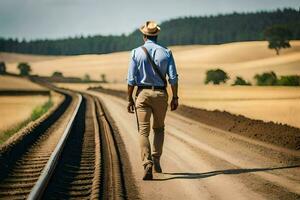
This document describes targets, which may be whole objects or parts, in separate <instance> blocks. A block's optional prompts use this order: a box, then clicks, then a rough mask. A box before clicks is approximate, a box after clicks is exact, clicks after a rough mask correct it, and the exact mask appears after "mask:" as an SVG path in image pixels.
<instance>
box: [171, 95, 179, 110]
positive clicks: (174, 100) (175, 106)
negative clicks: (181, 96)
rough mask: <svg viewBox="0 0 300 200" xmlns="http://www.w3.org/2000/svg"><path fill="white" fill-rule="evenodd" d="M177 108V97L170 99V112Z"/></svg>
mask: <svg viewBox="0 0 300 200" xmlns="http://www.w3.org/2000/svg"><path fill="white" fill-rule="evenodd" d="M177 107H178V97H177V98H172V101H171V111H174V110H176V109H177Z"/></svg>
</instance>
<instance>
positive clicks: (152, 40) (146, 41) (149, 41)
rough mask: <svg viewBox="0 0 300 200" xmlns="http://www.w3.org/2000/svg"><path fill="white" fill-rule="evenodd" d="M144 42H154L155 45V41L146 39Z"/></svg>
mask: <svg viewBox="0 0 300 200" xmlns="http://www.w3.org/2000/svg"><path fill="white" fill-rule="evenodd" d="M146 42H154V43H157V41H156V40H150V39H147V40H146V41H145V43H146Z"/></svg>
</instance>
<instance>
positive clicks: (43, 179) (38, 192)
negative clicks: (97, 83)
mask: <svg viewBox="0 0 300 200" xmlns="http://www.w3.org/2000/svg"><path fill="white" fill-rule="evenodd" d="M77 96H78V103H77V105H76V108H75V110H74V112H73V114H72V117H71V119H70V121H69V123H68V124H67V127H66V129H65V131H64V133H63V135H62V137H61V139H60V140H59V142H58V144H57V145H56V147H55V149H54V151H53V152H52V154H51V156H50V158H49V160H48V162H47V164H46V166H45V167H44V169H43V171H42V173H41V175H40V176H39V179H38V181H37V182H36V183H35V185H34V187H33V188H32V190H31V192H30V194H29V196H28V197H27V199H29V200H36V199H41V198H42V195H43V193H44V190H45V189H46V187H47V184H48V182H49V180H50V179H51V177H52V175H53V172H54V170H55V167H56V165H57V163H58V160H59V158H60V156H61V153H62V151H63V148H64V146H65V144H66V141H67V139H68V136H69V135H70V131H71V128H72V126H73V124H74V120H75V117H76V115H77V113H78V110H79V108H80V105H81V103H82V95H80V94H77Z"/></svg>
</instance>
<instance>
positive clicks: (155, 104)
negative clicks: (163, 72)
mask: <svg viewBox="0 0 300 200" xmlns="http://www.w3.org/2000/svg"><path fill="white" fill-rule="evenodd" d="M167 108H168V94H167V92H166V91H164V90H152V89H143V90H141V91H140V92H139V93H138V96H137V99H136V110H137V116H138V120H139V129H140V130H139V141H140V147H141V157H142V162H143V165H144V166H145V165H146V164H148V163H151V164H152V163H153V162H152V156H153V157H155V158H157V159H159V158H160V156H161V154H162V150H163V143H164V127H165V123H164V122H165V117H166V112H167ZM151 115H153V126H152V128H153V132H154V139H153V151H152V155H151V147H150V141H149V133H150V118H151Z"/></svg>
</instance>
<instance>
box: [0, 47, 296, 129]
mask: <svg viewBox="0 0 300 200" xmlns="http://www.w3.org/2000/svg"><path fill="white" fill-rule="evenodd" d="M291 45H292V48H289V49H284V50H282V51H281V54H280V55H279V56H277V55H276V54H275V51H273V50H269V49H268V48H267V46H268V44H267V42H265V41H253V42H236V43H228V44H221V45H188V46H173V47H170V49H172V51H173V55H174V58H175V61H176V64H177V69H178V74H179V84H180V90H179V94H180V97H181V98H180V102H181V103H183V104H186V105H190V106H195V107H199V108H205V109H209V110H214V109H219V110H226V111H229V112H232V113H235V114H242V115H245V116H247V117H250V118H254V119H262V120H265V121H276V122H280V123H287V124H290V125H293V126H297V127H300V112H299V111H300V105H299V98H300V97H299V96H300V95H299V94H300V90H299V88H293V87H254V86H251V87H231V86H229V85H230V83H231V81H232V79H234V77H235V76H237V75H239V76H242V77H244V78H245V79H248V80H250V81H252V82H253V76H254V75H255V74H257V73H261V72H266V71H271V70H273V71H275V72H276V73H277V74H278V75H291V74H298V75H300V41H291ZM9 55H10V54H9ZM16 55H18V54H14V55H10V56H8V55H7V54H3V53H0V58H1V59H2V60H4V61H5V59H7V61H8V63H7V65H8V70H9V71H11V72H17V69H16V66H17V63H18V62H20V58H22V59H23V61H27V62H29V63H30V64H31V66H32V68H33V73H36V74H40V75H51V74H52V73H53V72H54V71H61V72H63V74H64V75H65V76H77V77H83V76H84V74H86V73H88V74H89V75H90V76H91V77H92V78H93V79H98V80H99V79H100V74H106V76H107V79H108V81H110V82H112V83H111V84H105V85H103V86H104V87H109V88H112V89H121V90H126V75H127V67H128V62H129V56H130V53H129V52H117V53H111V54H103V55H80V56H60V57H53V56H51V57H45V56H32V55H21V57H20V56H19V55H18V56H19V57H17V58H16V60H14V59H13V57H14V56H16ZM6 57H8V58H6ZM212 68H221V69H223V70H225V71H226V72H228V74H229V76H230V77H231V81H229V83H228V84H227V85H225V86H206V85H204V78H205V72H206V70H208V69H212ZM96 85H97V84H96ZM60 86H63V87H69V88H70V87H71V88H72V89H79V90H83V89H85V88H87V86H95V84H92V85H87V84H61V85H60Z"/></svg>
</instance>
